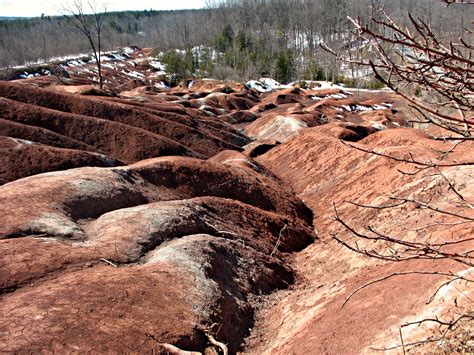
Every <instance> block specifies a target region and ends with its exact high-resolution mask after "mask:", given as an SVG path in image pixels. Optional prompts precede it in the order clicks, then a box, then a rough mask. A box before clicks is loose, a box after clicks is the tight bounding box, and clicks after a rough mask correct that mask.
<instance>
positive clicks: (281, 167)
mask: <svg viewBox="0 0 474 355" xmlns="http://www.w3.org/2000/svg"><path fill="white" fill-rule="evenodd" d="M328 126H329V125H328ZM328 126H326V127H325V126H321V127H315V128H310V129H306V130H303V131H302V133H301V134H299V135H298V136H296V137H295V138H293V139H291V140H289V141H288V142H286V143H284V144H282V145H280V146H278V147H276V148H273V149H272V150H270V151H269V152H268V153H267V154H265V155H262V156H259V157H258V158H257V161H258V162H260V163H261V164H262V165H264V166H265V167H267V169H269V170H270V171H271V172H273V173H274V174H275V175H277V176H278V177H279V178H280V179H281V180H282V181H285V182H286V183H288V184H290V186H291V188H292V189H293V190H294V191H296V193H297V194H298V196H299V197H301V198H302V200H303V201H304V202H305V203H306V204H307V205H308V206H309V207H310V208H311V209H312V211H313V213H314V216H315V219H314V225H315V226H316V230H317V231H318V235H319V237H320V238H321V243H318V244H314V245H312V246H310V247H308V248H306V249H305V250H304V251H303V252H301V253H299V254H298V255H296V256H295V257H294V258H293V263H292V265H293V266H294V267H295V269H296V272H297V275H298V277H299V283H298V285H297V286H296V287H295V288H293V289H292V290H291V292H280V293H277V294H276V295H273V296H272V297H271V299H270V300H269V303H270V306H267V307H265V308H264V310H263V311H262V312H261V313H260V314H259V319H260V321H259V322H258V323H257V325H256V329H257V330H256V331H255V332H254V334H253V335H252V337H251V338H250V339H248V343H247V348H246V351H248V352H250V353H263V352H264V353H272V354H273V353H281V354H283V353H295V354H304V353H328V354H340V353H366V352H368V353H371V352H373V351H374V349H376V348H379V349H380V348H382V349H383V348H385V347H390V346H397V345H400V334H399V326H400V325H401V324H403V323H405V322H408V321H416V320H421V319H424V318H426V317H434V316H435V315H440V314H443V312H445V308H446V307H450V304H448V303H447V302H445V301H444V299H446V300H447V299H449V297H448V296H449V295H450V294H453V293H454V295H458V298H459V300H462V299H464V301H467V300H468V298H467V299H466V298H465V297H464V296H463V295H462V294H461V295H460V294H459V293H456V292H457V291H456V286H453V287H452V288H448V289H447V290H446V291H445V292H442V293H443V294H444V296H440V297H437V298H435V300H434V302H432V303H430V305H426V302H427V301H428V300H429V299H430V296H431V295H432V294H433V293H434V292H435V291H436V289H437V288H438V287H439V286H440V285H441V284H442V283H444V282H445V281H446V278H443V277H439V276H429V275H425V276H423V275H407V276H399V277H394V278H393V279H389V280H387V281H384V282H381V283H378V284H375V285H373V286H369V287H367V288H365V289H364V290H363V291H361V292H360V293H358V294H356V295H355V296H354V297H353V298H352V299H351V300H350V301H349V302H348V303H347V304H346V305H345V306H344V307H342V305H343V303H344V301H345V300H346V299H347V297H348V296H349V295H350V294H351V292H352V291H354V290H355V289H356V288H357V287H360V286H362V285H364V284H366V283H368V282H370V281H373V280H376V279H377V278H380V277H383V276H387V275H389V274H391V273H393V272H407V271H444V272H446V270H450V271H452V272H457V271H460V270H462V269H463V267H462V265H460V264H459V263H454V262H447V261H446V262H443V261H441V262H436V263H434V262H433V261H431V260H427V261H423V260H414V261H411V262H399V263H390V262H383V261H381V260H377V259H368V258H364V257H363V256H361V255H359V254H357V253H355V252H353V251H350V250H348V249H347V248H345V247H343V246H342V245H341V244H339V243H337V242H336V241H335V240H334V239H333V238H332V236H333V235H335V236H337V237H338V238H339V239H341V240H344V241H346V242H347V243H349V244H351V245H356V244H355V243H357V245H358V247H359V248H361V249H363V248H368V249H369V250H375V251H377V252H379V253H384V254H386V253H387V252H389V249H388V245H387V244H383V243H374V242H372V241H367V240H366V241H364V240H361V239H357V240H356V239H355V237H354V235H353V234H352V233H351V232H349V231H348V230H347V229H345V228H343V227H342V226H341V225H340V224H339V223H337V222H336V221H334V219H333V217H334V215H335V211H334V205H336V206H337V209H338V213H339V214H340V216H341V217H342V218H343V219H344V220H345V221H346V223H348V224H349V225H350V226H352V227H353V228H355V229H356V230H357V231H361V232H362V233H364V226H368V225H370V226H371V227H372V228H373V229H374V230H376V231H378V232H379V233H383V234H385V235H389V236H392V237H396V238H400V239H403V240H406V241H417V242H423V241H428V240H429V241H430V242H432V243H436V242H438V243H439V242H444V241H458V240H463V239H465V238H468V237H471V236H472V235H473V233H474V229H473V227H472V225H470V224H466V223H463V224H459V223H458V224H452V223H453V218H452V217H451V218H450V217H449V216H448V215H444V214H440V213H435V212H434V211H432V210H429V209H423V208H419V207H417V204H413V203H408V204H403V205H401V206H399V207H397V208H389V209H374V208H361V207H358V206H355V205H353V204H350V203H349V202H348V201H353V202H356V203H360V204H365V205H374V206H380V205H382V206H383V205H390V204H393V203H394V201H393V200H390V199H389V196H395V197H406V198H413V199H415V200H418V201H424V202H426V203H430V204H431V205H433V206H435V207H437V208H439V209H442V210H446V211H452V212H454V213H461V214H465V215H466V216H470V217H468V218H473V217H474V215H473V213H472V209H469V208H467V209H466V206H465V205H463V203H461V204H459V203H458V202H459V199H458V198H457V196H456V194H455V193H454V192H453V191H451V190H450V187H449V184H448V182H447V181H449V182H450V183H451V184H452V185H453V186H456V189H457V191H458V192H459V193H460V194H462V195H463V196H464V198H466V200H467V201H472V198H473V196H474V189H473V188H472V186H473V185H472V182H474V171H473V169H472V166H462V165H461V166H460V165H456V166H447V167H445V168H441V172H442V174H443V175H440V174H439V173H438V174H436V170H434V169H428V170H425V171H421V172H419V173H417V174H411V173H413V172H416V169H414V165H413V164H408V163H404V162H397V161H395V160H392V159H388V158H384V157H380V156H375V155H374V154H370V153H364V152H362V151H359V150H357V149H355V148H353V147H351V146H349V145H348V144H347V143H344V142H343V141H340V140H339V139H336V138H334V136H333V135H332V133H333V131H332V129H328ZM353 144H355V146H357V147H362V148H363V149H366V150H375V151H377V152H381V153H385V154H390V155H393V156H395V157H401V158H405V159H410V154H412V156H413V158H414V159H415V160H422V161H428V160H429V161H432V162H442V164H448V165H449V163H453V162H456V163H462V162H466V161H469V158H470V157H472V154H471V153H472V149H473V148H474V147H473V144H472V143H470V142H465V143H463V144H461V145H459V146H458V147H457V149H456V150H455V151H454V152H453V153H449V152H450V151H451V150H452V148H453V145H454V144H455V143H453V142H441V141H434V140H432V139H430V138H428V137H427V136H426V135H424V134H422V133H420V132H419V131H416V130H413V129H393V130H390V129H389V130H386V131H381V132H378V133H375V134H372V135H370V136H368V137H367V138H365V139H362V140H360V141H359V142H358V143H353ZM402 172H405V173H402ZM407 173H409V174H407ZM443 176H444V177H443ZM456 220H457V219H456V218H454V222H455V221H456ZM367 233H369V232H368V231H367V230H365V234H367ZM369 234H370V233H369ZM472 247H473V242H472V239H468V240H467V241H466V242H463V243H461V244H457V245H455V246H453V247H452V249H451V250H455V251H457V252H463V251H464V250H469V249H472ZM449 248H450V247H449V246H447V247H446V249H445V250H450V249H449ZM468 272H469V270H468ZM471 292H472V287H471V289H468V290H467V291H466V292H465V295H466V297H469V296H468V295H469V293H471ZM459 302H461V301H459ZM471 306H472V303H471ZM450 308H451V309H452V307H450ZM448 313H449V312H448ZM449 316H451V318H453V317H455V315H454V314H453V313H452V312H451V314H449ZM447 319H450V318H447ZM429 336H431V333H430V331H429V329H428V330H426V329H425V332H424V333H423V332H421V334H420V331H417V330H416V329H415V330H413V329H412V331H411V332H410V330H409V328H408V329H407V330H405V331H404V341H405V342H406V343H408V342H411V341H417V340H424V339H426V338H427V337H429ZM399 351H401V348H396V349H395V352H399Z"/></svg>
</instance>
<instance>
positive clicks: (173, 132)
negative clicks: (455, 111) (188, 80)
mask: <svg viewBox="0 0 474 355" xmlns="http://www.w3.org/2000/svg"><path fill="white" fill-rule="evenodd" d="M127 65H128V64H127ZM109 70H110V73H114V70H113V69H110V68H109ZM126 70H132V69H131V68H128V67H127V68H126ZM134 70H143V71H145V74H146V75H151V74H152V73H151V71H150V70H149V68H148V69H147V68H142V69H140V68H136V69H134ZM148 71H150V72H148ZM91 75H92V74H91ZM106 75H108V74H106ZM79 79H81V76H80V74H79V72H78V73H76V74H75V76H73V78H72V79H71V83H77V82H78V81H80V80H79ZM82 79H83V81H84V83H85V84H90V82H88V80H89V79H90V78H82ZM53 82H54V80H52V79H49V81H48V80H46V79H44V78H38V79H34V78H33V79H28V80H25V81H23V82H15V83H7V82H0V151H1V153H2V156H1V157H2V158H1V159H0V160H1V161H0V163H1V166H2V168H1V169H0V184H3V185H2V186H0V250H2V252H1V253H0V314H1V315H2V316H1V317H0V334H1V336H0V351H5V352H13V353H16V352H21V353H23V352H26V353H36V352H44V351H46V352H51V351H53V352H101V353H103V352H114V353H116V352H140V353H142V352H145V353H146V352H152V353H154V352H159V353H183V352H180V350H179V349H181V350H183V351H193V352H200V353H208V354H209V353H216V349H217V347H216V346H215V345H212V342H211V340H212V339H213V338H214V339H217V340H218V341H221V342H223V343H225V344H227V346H228V348H229V351H230V353H236V352H237V351H242V352H248V353H271V354H287V353H295V354H307V353H331V354H340V353H364V352H372V351H373V348H383V347H387V346H393V345H398V344H399V342H400V333H399V326H400V325H401V324H403V323H404V322H407V321H413V320H417V319H419V318H420V317H421V318H423V317H426V316H430V315H433V314H436V315H441V316H446V317H448V316H452V315H453V313H452V309H453V307H448V306H449V305H451V304H453V302H454V301H453V299H454V297H456V302H457V303H456V304H457V305H458V309H461V308H462V307H470V306H472V303H469V298H466V297H464V296H460V295H459V292H458V293H456V292H457V291H456V288H455V287H454V286H456V287H460V285H459V284H456V285H454V286H453V287H451V286H450V287H448V288H446V289H444V288H443V289H442V292H441V293H440V295H439V296H438V297H435V300H434V302H431V303H430V304H428V305H427V304H426V301H427V299H429V297H430V296H431V295H432V294H433V292H434V291H435V290H436V289H437V288H438V287H439V286H440V285H441V284H442V283H443V282H445V281H446V280H445V279H444V278H442V277H440V276H439V275H438V276H436V275H419V274H410V275H404V276H400V277H394V278H391V279H388V280H386V281H384V282H380V283H376V284H374V285H371V286H370V287H367V288H364V289H362V290H361V291H360V292H359V293H356V294H355V295H354V296H353V297H352V298H351V299H350V300H349V302H348V303H347V304H345V306H344V307H342V305H343V303H344V301H345V300H346V299H347V297H348V296H349V295H350V294H351V292H352V291H353V290H354V289H356V288H357V287H359V286H361V285H363V284H365V283H367V282H370V281H372V280H374V279H377V278H378V277H382V276H385V275H387V274H390V273H393V272H398V273H400V272H407V271H413V270H418V271H420V270H423V271H440V270H450V271H452V272H453V273H457V272H459V271H461V268H460V266H459V264H458V263H454V262H452V261H451V262H450V261H446V260H444V261H440V262H436V263H434V262H432V260H419V259H415V260H411V261H407V262H390V263H389V262H384V261H381V260H377V259H373V258H366V257H363V256H361V255H360V254H357V253H355V252H352V251H350V250H348V249H347V248H345V247H343V246H342V245H341V244H340V243H338V242H337V241H336V240H335V239H334V238H333V237H337V238H339V239H340V240H343V241H345V242H346V243H349V245H357V247H359V248H367V249H368V250H374V251H376V252H378V253H384V254H385V253H393V252H394V250H393V249H390V248H389V246H388V245H387V244H383V243H374V241H373V240H356V238H355V237H354V235H353V234H352V233H350V232H349V231H348V230H347V229H346V228H344V227H343V226H342V225H341V224H340V223H337V221H335V220H334V217H335V213H336V212H335V209H334V207H336V208H337V211H338V213H339V216H340V217H341V218H343V219H344V220H345V221H346V223H348V225H349V226H351V227H353V228H354V229H355V230H357V231H360V232H363V233H369V232H368V231H367V229H366V227H367V226H370V227H371V228H373V230H375V231H377V232H379V233H384V234H387V235H390V236H394V237H397V238H400V239H403V240H406V241H416V242H420V243H423V242H427V241H429V242H446V241H447V242H449V243H451V244H448V245H447V246H443V248H444V249H443V250H447V251H451V252H462V251H466V250H469V249H472V248H473V245H472V244H473V242H472V240H467V241H464V242H462V243H456V244H454V242H456V241H460V240H463V239H465V238H467V237H469V236H472V235H473V234H474V233H473V232H474V230H473V226H472V220H473V219H474V215H473V213H472V203H473V202H472V201H473V198H474V196H473V195H474V189H473V186H474V184H473V183H474V170H473V168H472V164H470V165H468V164H462V163H463V162H468V161H470V160H472V151H473V148H474V147H473V144H472V142H464V143H461V144H457V143H456V142H443V141H435V140H433V139H431V138H430V137H429V136H427V135H425V134H424V133H422V132H420V131H417V130H415V129H413V128H408V124H407V123H406V121H405V119H404V117H405V116H404V113H403V112H402V111H401V110H400V105H399V99H397V98H396V97H394V96H393V95H391V94H386V93H377V94H372V93H363V94H356V93H353V94H352V95H350V94H349V93H347V92H345V91H342V90H339V89H337V90H332V89H331V90H300V89H296V88H294V89H285V90H280V91H276V92H271V93H265V94H262V95H261V96H258V95H257V94H256V93H255V92H254V91H252V90H250V91H248V90H245V89H242V87H241V86H239V85H237V84H235V83H231V84H229V83H224V84H223V83H219V82H215V81H208V80H204V81H197V82H195V83H194V84H193V85H192V86H191V87H189V86H182V87H178V88H175V89H173V90H170V91H164V92H162V90H157V89H155V88H153V87H147V86H143V85H144V83H142V84H140V83H138V82H134V83H128V82H127V81H126V80H125V77H124V78H120V80H117V83H115V84H116V85H115V87H114V88H115V89H116V90H117V91H118V96H115V97H105V96H101V97H94V96H88V95H83V94H81V92H82V93H84V90H83V88H82V87H81V88H77V87H76V88H75V87H74V86H73V85H69V86H63V85H57V84H56V85H51V84H52V83H53ZM53 84H54V83H53ZM139 85H142V86H139ZM136 86H139V87H136ZM120 88H121V90H119V89H120ZM234 90H235V91H234ZM240 90H243V91H240ZM453 148H455V149H453ZM363 150H366V151H371V150H373V151H376V152H378V153H381V154H389V155H391V156H394V157H396V158H405V159H416V160H420V161H422V162H424V163H425V164H431V163H441V164H442V165H443V167H440V168H439V169H438V170H437V169H431V168H430V169H423V170H421V171H418V172H417V171H416V170H414V169H415V168H414V165H413V164H408V163H406V162H402V161H400V159H389V158H386V157H383V156H380V154H379V155H376V154H373V153H367V152H364V151H363ZM460 163H461V164H460ZM456 192H457V193H458V194H460V195H462V196H463V197H464V198H465V201H461V200H460V198H459V196H458V195H457V194H456ZM393 197H398V198H410V199H413V200H416V201H423V202H426V203H429V204H430V205H431V206H435V207H436V208H437V209H439V210H442V211H445V212H448V213H443V214H440V213H436V211H434V210H433V209H431V210H430V209H427V208H422V207H423V206H421V205H420V204H419V203H403V204H400V205H399V206H396V207H394V208H363V207H360V206H357V205H355V204H354V203H351V202H355V203H358V204H359V205H374V206H380V205H386V204H391V203H393ZM449 213H458V214H459V213H460V214H462V215H464V216H465V217H466V219H465V223H462V224H461V223H455V222H456V221H457V220H456V219H455V218H454V217H453V215H452V214H449ZM356 243H357V244H356ZM464 272H466V273H470V272H471V270H470V269H467V270H465V271H464ZM463 292H464V293H463V295H466V296H467V297H470V298H472V295H470V293H471V292H472V290H470V289H466V290H463ZM471 309H472V307H471ZM433 331H435V330H434V329H432V328H430V327H418V328H416V329H415V328H407V330H406V331H404V332H405V333H404V334H403V336H404V340H405V342H410V341H415V340H419V339H422V338H423V337H426V336H427V335H429V334H431V332H433ZM170 349H171V350H170ZM397 350H399V349H397ZM397 350H395V351H397Z"/></svg>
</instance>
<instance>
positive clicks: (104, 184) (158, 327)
mask: <svg viewBox="0 0 474 355" xmlns="http://www.w3.org/2000/svg"><path fill="white" fill-rule="evenodd" d="M0 196H1V197H0V199H1V201H2V206H1V211H0V214H1V215H2V216H4V217H5V219H4V220H3V222H2V229H1V231H0V235H1V238H3V240H2V241H1V244H2V249H3V250H5V253H3V254H2V257H1V259H0V265H1V267H2V271H3V272H2V277H1V290H2V296H1V297H2V302H1V306H0V307H1V308H2V310H1V311H2V314H4V315H5V316H4V317H2V320H1V322H0V331H1V333H2V334H4V336H2V340H1V342H0V347H1V349H2V350H6V351H13V352H15V351H27V352H30V351H32V352H36V351H41V350H44V349H50V350H61V351H78V350H81V351H100V352H104V351H105V352H107V351H126V352H128V351H144V350H150V349H160V347H161V346H166V344H171V345H174V346H177V347H178V348H181V349H185V350H195V351H204V349H205V348H206V346H208V338H207V335H206V334H207V332H210V333H211V334H214V335H215V336H216V337H218V338H219V339H220V340H222V341H224V342H225V343H227V344H228V346H229V349H230V350H231V351H232V352H235V351H236V350H237V349H239V347H240V344H241V342H242V340H243V338H244V337H245V336H247V335H248V334H249V329H250V328H251V327H252V325H253V314H254V308H255V306H256V305H255V304H253V303H252V302H253V301H252V297H256V296H258V295H261V294H267V293H269V292H271V291H272V290H274V289H275V288H281V287H287V285H288V284H289V283H291V282H292V280H293V275H292V272H291V269H290V268H288V267H287V266H286V265H285V263H284V261H283V259H282V258H281V256H282V255H283V253H291V252H294V251H297V250H302V249H303V248H304V247H305V246H307V245H308V244H309V243H311V242H312V241H313V240H314V235H313V232H312V229H311V228H309V225H308V224H307V222H310V221H311V219H312V217H311V213H310V211H309V210H308V209H307V208H306V207H305V206H304V205H303V204H302V203H301V201H299V200H298V199H296V198H295V197H293V196H292V195H291V194H289V193H287V192H285V191H284V190H283V189H282V188H281V187H280V186H279V185H278V184H277V183H276V182H274V181H272V180H270V179H268V178H265V177H263V176H259V175H258V174H254V173H253V172H252V173H251V172H250V171H247V170H245V171H244V170H241V169H240V168H236V167H226V166H225V165H221V164H216V163H210V162H205V161H200V160H192V159H186V158H157V159H154V160H149V161H143V162H140V163H137V164H134V165H131V166H129V167H122V168H80V169H72V170H68V171H65V172H55V173H48V174H42V175H37V176H33V177H30V178H26V179H22V180H18V181H16V182H12V183H10V184H8V185H5V186H3V187H0ZM197 196H203V197H199V198H196V197H197ZM205 196H215V197H205ZM190 286H192V287H190ZM252 295H254V296H252ZM26 299H28V302H25V300H26ZM33 305H34V306H33ZM31 307H34V308H35V311H34V312H32V308H31ZM177 320H179V322H177ZM214 323H216V324H214ZM7 328H8V330H7ZM163 344H165V345H163Z"/></svg>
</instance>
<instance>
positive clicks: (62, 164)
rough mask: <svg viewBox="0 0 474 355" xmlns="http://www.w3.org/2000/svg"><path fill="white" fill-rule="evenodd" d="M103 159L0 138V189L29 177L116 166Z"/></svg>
mask: <svg viewBox="0 0 474 355" xmlns="http://www.w3.org/2000/svg"><path fill="white" fill-rule="evenodd" d="M117 165H121V163H120V162H118V161H115V160H112V159H110V158H108V157H106V156H104V155H101V154H97V153H91V152H85V151H81V150H75V149H64V148H55V147H50V146H47V145H42V144H38V143H33V142H31V141H26V140H23V139H18V138H12V137H4V136H0V185H3V184H5V183H7V182H10V181H14V180H17V179H20V178H22V177H26V176H29V175H35V174H41V173H44V172H48V171H57V170H67V169H72V168H77V167H81V166H117Z"/></svg>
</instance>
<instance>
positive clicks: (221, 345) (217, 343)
mask: <svg viewBox="0 0 474 355" xmlns="http://www.w3.org/2000/svg"><path fill="white" fill-rule="evenodd" d="M206 336H207V339H209V342H210V343H211V344H212V345H214V346H217V347H218V348H219V349H221V351H222V353H223V354H224V355H228V354H229V350H228V348H227V345H225V344H224V343H221V342H220V341H217V340H216V339H214V337H213V336H212V335H211V334H210V333H206Z"/></svg>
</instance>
